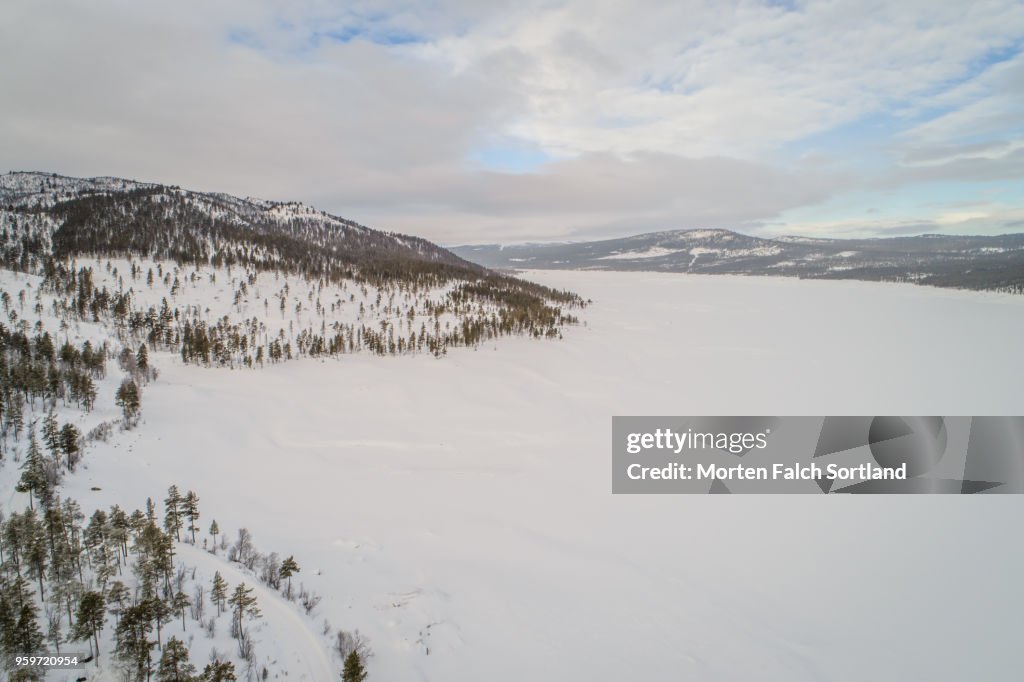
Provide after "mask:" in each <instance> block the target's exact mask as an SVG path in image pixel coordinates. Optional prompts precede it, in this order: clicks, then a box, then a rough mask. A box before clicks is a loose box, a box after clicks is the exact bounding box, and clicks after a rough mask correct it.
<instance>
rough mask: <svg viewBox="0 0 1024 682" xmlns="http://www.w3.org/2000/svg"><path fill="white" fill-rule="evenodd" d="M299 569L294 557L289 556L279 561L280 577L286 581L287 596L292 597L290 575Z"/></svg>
mask: <svg viewBox="0 0 1024 682" xmlns="http://www.w3.org/2000/svg"><path fill="white" fill-rule="evenodd" d="M300 570H301V569H300V568H299V564H298V563H297V562H296V561H295V557H293V556H289V557H288V558H287V559H285V560H284V561H283V562H281V577H282V578H284V579H285V580H287V581H288V598H289V599H291V598H292V576H293V575H295V574H296V573H298V572H299V571H300Z"/></svg>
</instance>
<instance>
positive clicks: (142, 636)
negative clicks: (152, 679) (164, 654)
mask: <svg viewBox="0 0 1024 682" xmlns="http://www.w3.org/2000/svg"><path fill="white" fill-rule="evenodd" d="M152 631H153V622H152V620H151V619H150V617H149V612H148V609H147V607H146V604H145V603H144V602H143V603H140V604H138V605H136V606H130V607H128V608H127V609H125V610H124V613H122V614H121V620H120V622H119V623H118V624H117V629H116V632H115V633H114V634H115V642H116V644H115V651H116V652H117V656H118V658H120V659H121V660H123V661H125V662H126V663H128V664H129V665H131V666H132V668H133V669H134V671H135V676H136V678H138V679H147V678H148V677H149V675H150V673H151V672H152V666H153V661H152V652H153V647H154V646H156V642H151V641H150V640H149V633H150V632H152Z"/></svg>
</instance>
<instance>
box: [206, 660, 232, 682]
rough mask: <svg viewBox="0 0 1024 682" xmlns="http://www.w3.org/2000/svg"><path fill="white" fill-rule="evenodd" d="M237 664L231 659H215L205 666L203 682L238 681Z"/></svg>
mask: <svg viewBox="0 0 1024 682" xmlns="http://www.w3.org/2000/svg"><path fill="white" fill-rule="evenodd" d="M237 680H238V678H237V677H235V664H234V663H232V662H230V661H214V662H213V663H208V664H207V666H206V667H205V668H203V675H202V682H236V681H237Z"/></svg>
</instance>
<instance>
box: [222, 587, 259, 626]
mask: <svg viewBox="0 0 1024 682" xmlns="http://www.w3.org/2000/svg"><path fill="white" fill-rule="evenodd" d="M228 604H230V605H231V606H232V609H233V611H234V618H235V623H236V624H237V625H238V632H239V633H241V632H242V631H243V629H244V628H243V626H244V619H245V616H247V615H248V616H251V617H252V618H259V617H260V610H259V608H257V606H256V595H254V594H253V589H252V588H251V587H246V586H245V583H239V584H238V586H237V587H236V588H235V591H234V592H232V593H231V599H229V600H228Z"/></svg>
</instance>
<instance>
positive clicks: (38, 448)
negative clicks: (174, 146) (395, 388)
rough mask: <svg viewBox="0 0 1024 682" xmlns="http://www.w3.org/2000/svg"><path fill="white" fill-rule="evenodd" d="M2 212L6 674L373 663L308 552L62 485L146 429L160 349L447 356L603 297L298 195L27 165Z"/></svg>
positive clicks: (185, 355) (178, 500)
mask: <svg viewBox="0 0 1024 682" xmlns="http://www.w3.org/2000/svg"><path fill="white" fill-rule="evenodd" d="M0 207H2V208H0V260H2V265H3V269H2V270H0V290H2V293H0V305H2V311H3V319H2V321H0V491H2V493H3V498H4V500H3V505H2V506H3V509H2V510H0V514H2V516H0V658H2V660H0V663H2V667H3V669H4V671H5V674H6V675H7V676H8V677H9V678H10V679H12V680H14V679H18V680H22V679H25V680H31V679H41V678H42V677H43V676H44V675H45V674H46V670H45V668H44V667H39V666H25V665H21V661H22V659H23V658H24V657H25V656H29V655H38V654H39V653H40V652H42V651H50V652H53V653H59V652H61V651H62V650H63V651H64V652H76V656H77V657H78V658H80V659H82V660H81V664H82V666H83V668H82V669H83V670H87V671H89V674H91V675H92V677H90V679H94V678H95V679H125V680H143V679H145V680H149V679H151V678H153V677H154V676H155V678H156V679H159V680H193V679H202V680H211V681H212V680H231V679H236V678H237V679H249V680H257V679H280V678H286V677H289V676H292V677H296V676H297V677H298V678H300V679H327V678H330V677H334V676H335V675H334V671H335V670H337V671H339V672H341V673H342V674H343V676H344V679H346V680H361V679H363V677H365V675H366V672H365V666H366V662H367V658H368V657H369V656H370V654H371V651H370V648H369V645H368V643H367V641H366V640H365V639H364V638H362V637H361V636H360V635H359V633H358V631H357V630H355V629H353V630H343V629H335V628H333V627H332V626H331V625H330V623H329V622H326V621H324V622H323V623H322V624H318V625H316V627H314V628H312V629H311V623H313V621H314V619H315V618H316V615H317V614H316V608H317V604H318V603H319V601H320V598H321V597H320V596H319V595H318V594H316V593H315V592H314V591H312V590H308V589H307V588H306V587H305V585H304V583H303V582H302V580H301V576H299V575H298V574H299V573H300V571H301V567H300V566H301V565H300V563H299V561H298V560H297V559H296V558H295V557H294V556H292V555H289V556H287V557H282V556H280V555H279V554H277V553H275V552H269V553H266V554H264V553H261V552H260V551H258V550H257V549H256V547H255V546H254V544H253V541H252V534H250V532H249V530H248V529H246V528H239V529H238V530H237V537H234V536H232V537H231V538H229V531H228V530H227V529H224V530H222V529H221V528H220V527H219V526H218V525H217V522H216V521H215V520H211V521H210V522H209V524H206V523H205V518H206V514H207V512H206V510H205V508H204V509H203V511H202V512H201V511H200V508H201V507H200V503H199V498H198V496H197V495H196V494H195V493H194V492H192V491H191V490H188V491H179V490H178V489H177V488H176V487H175V486H173V485H171V487H170V488H169V489H168V491H167V493H166V498H165V499H161V498H159V497H153V496H152V495H150V496H149V497H145V498H140V499H131V498H126V499H123V500H122V501H120V502H118V503H114V504H112V505H110V506H108V507H106V508H104V507H102V506H100V507H97V508H92V507H91V506H89V505H86V506H83V504H82V503H81V502H79V501H78V500H76V499H73V498H72V497H70V496H68V495H67V494H66V492H65V491H64V490H63V487H62V483H63V482H64V479H65V478H66V477H69V476H74V475H75V473H76V471H78V470H79V469H80V468H84V467H87V466H88V457H89V452H90V450H91V448H92V447H93V446H95V445H96V444H103V445H110V444H112V443H113V444H115V447H116V444H117V443H119V442H120V441H123V440H124V439H125V437H126V434H127V433H128V432H130V431H132V430H133V429H135V428H137V427H138V426H139V423H140V420H142V419H143V415H144V414H145V410H146V407H145V403H146V397H145V393H146V389H147V387H148V386H149V385H150V384H151V383H152V382H154V381H156V380H158V377H159V372H160V368H159V364H160V361H161V360H163V361H166V360H171V361H173V362H180V363H183V364H190V365H199V366H204V367H211V366H212V367H223V368H229V369H232V370H235V369H237V370H257V369H260V368H263V367H265V366H267V365H272V364H277V363H280V362H283V361H287V360H292V359H296V358H319V357H327V356H335V357H337V356H342V355H348V354H354V353H370V354H375V355H399V356H400V355H410V354H422V355H432V356H434V357H440V356H443V355H445V354H447V353H448V350H449V348H453V347H458V346H479V345H480V344H481V343H484V342H486V341H487V340H490V339H495V338H497V337H499V336H506V335H526V336H530V337H537V338H552V337H560V336H561V328H562V327H563V326H565V325H567V324H573V323H575V322H576V321H577V320H576V317H575V316H574V315H573V314H572V313H571V312H570V311H571V310H572V309H574V308H580V307H582V306H583V301H582V300H581V299H580V298H579V297H578V296H576V295H574V294H571V293H568V292H565V291H556V290H553V289H548V288H546V287H542V286H539V285H535V284H532V283H529V282H526V281H523V280H520V279H516V278H513V277H508V276H502V275H495V274H493V273H490V272H488V271H485V270H483V269H482V268H479V267H477V266H473V265H471V264H468V263H465V262H464V261H460V260H459V259H457V258H456V257H454V256H452V255H451V254H449V253H447V252H445V251H444V250H442V249H439V248H437V247H435V246H433V245H432V244H429V243H428V242H425V241H423V240H419V239H415V238H412V237H403V236H400V235H390V234H385V233H380V232H376V231H374V230H370V229H369V228H364V227H362V226H359V225H356V224H354V223H350V222H348V221H343V220H341V219H337V218H334V217H332V216H328V215H326V214H323V213H321V212H318V211H314V210H312V209H309V208H307V207H304V206H301V205H298V204H277V203H270V202H257V201H255V200H239V199H235V198H233V197H227V196H224V195H207V194H197V193H191V192H184V191H181V190H179V189H177V188H167V187H162V186H155V185H142V184H140V183H134V182H131V181H121V180H114V179H93V180H74V179H70V178H61V177H58V176H46V175H40V174H24V173H22V174H8V175H5V176H3V177H2V178H0ZM94 490H95V491H98V490H99V488H95V489H94ZM154 500H156V501H154ZM201 519H202V522H201ZM227 576H231V578H233V579H230V580H229V579H228V577H227ZM268 602H269V603H268ZM261 613H268V614H273V615H272V617H268V618H267V620H268V621H270V622H271V625H270V626H269V627H270V628H271V629H270V634H268V635H267V636H261V633H263V631H264V629H265V628H264V626H263V624H262V621H263V619H262V618H261ZM303 621H308V622H303ZM175 622H180V630H177V629H176V628H175V627H173V624H174V623H175ZM307 630H309V631H310V632H314V631H315V632H314V634H313V635H311V636H310V637H307V638H305V640H304V638H303V637H302V634H301V633H303V632H304V631H307ZM296 639H298V641H299V644H294V642H295V641H296ZM282 642H286V643H287V642H292V643H293V644H291V645H288V646H285V645H282V644H281V643H282ZM86 648H87V649H88V653H87V654H86V653H82V654H81V655H78V654H77V652H79V651H80V650H82V651H84V649H86ZM324 651H333V652H334V655H333V658H332V657H331V656H329V655H324V654H323V652H324ZM73 674H77V673H75V671H74V670H69V671H57V670H52V671H50V672H49V673H48V677H47V679H64V678H68V679H71V677H69V676H71V675H73ZM97 675H98V677H96V676H97Z"/></svg>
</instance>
